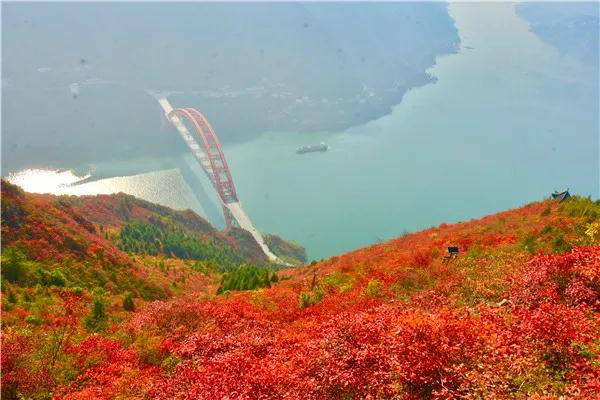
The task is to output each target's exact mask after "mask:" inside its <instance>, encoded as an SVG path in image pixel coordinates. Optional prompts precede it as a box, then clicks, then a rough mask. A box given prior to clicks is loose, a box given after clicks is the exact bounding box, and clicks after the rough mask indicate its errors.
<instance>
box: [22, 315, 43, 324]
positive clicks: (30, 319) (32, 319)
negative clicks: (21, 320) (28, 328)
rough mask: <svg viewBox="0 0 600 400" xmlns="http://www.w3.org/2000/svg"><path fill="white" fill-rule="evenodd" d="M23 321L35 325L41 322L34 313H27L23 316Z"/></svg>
mask: <svg viewBox="0 0 600 400" xmlns="http://www.w3.org/2000/svg"><path fill="white" fill-rule="evenodd" d="M25 322H27V323H28V324H31V325H35V326H39V325H41V324H42V320H40V319H39V318H38V317H36V316H34V315H28V316H27V317H25Z"/></svg>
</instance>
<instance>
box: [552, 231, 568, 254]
mask: <svg viewBox="0 0 600 400" xmlns="http://www.w3.org/2000/svg"><path fill="white" fill-rule="evenodd" d="M552 249H553V250H554V251H555V252H556V253H566V252H568V251H571V245H570V244H569V243H568V242H567V241H566V240H565V238H564V237H563V236H562V235H558V236H557V237H555V238H554V240H553V241H552Z"/></svg>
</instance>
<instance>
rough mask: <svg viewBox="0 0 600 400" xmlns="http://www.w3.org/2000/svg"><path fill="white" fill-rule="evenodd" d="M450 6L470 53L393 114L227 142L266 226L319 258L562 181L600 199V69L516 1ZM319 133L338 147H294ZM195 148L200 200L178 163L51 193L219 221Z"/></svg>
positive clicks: (535, 195)
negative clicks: (300, 151) (140, 201)
mask: <svg viewBox="0 0 600 400" xmlns="http://www.w3.org/2000/svg"><path fill="white" fill-rule="evenodd" d="M449 8H450V13H451V16H452V17H453V18H454V19H455V21H456V26H457V28H458V30H459V35H460V37H461V45H462V49H461V51H460V53H458V54H453V55H449V56H444V57H441V58H439V59H438V60H437V64H436V65H435V66H434V67H433V68H431V70H430V71H429V73H430V74H431V75H433V76H435V77H436V78H437V82H436V83H435V84H431V85H427V86H423V87H420V88H415V89H413V90H411V91H410V92H409V93H408V94H407V95H406V96H405V98H404V99H403V101H402V103H401V104H399V105H398V106H396V107H395V108H394V109H393V110H392V112H391V113H390V114H389V115H388V116H386V117H383V118H381V119H378V120H375V121H371V122H369V123H367V124H365V125H363V126H357V127H354V128H352V129H350V130H348V131H345V132H322V133H320V134H314V135H306V134H303V135H301V134H295V133H282V132H269V133H265V134H264V135H263V136H261V137H260V138H258V139H256V140H254V141H252V142H249V143H245V144H243V145H237V146H233V147H228V148H225V153H226V157H227V159H228V162H229V164H230V167H231V170H232V174H233V177H234V180H235V183H236V186H237V191H238V195H239V197H240V198H241V200H242V204H243V205H244V208H245V209H246V211H247V213H248V214H249V215H250V217H251V218H252V220H253V222H254V223H255V225H256V227H257V228H258V229H259V230H261V231H264V232H272V233H276V234H278V235H281V236H282V237H284V238H286V239H291V240H294V241H297V242H299V243H301V244H303V245H304V246H306V248H307V251H308V256H309V258H310V259H319V258H323V257H327V256H331V255H334V254H339V253H342V252H345V251H348V250H351V249H354V248H357V247H362V246H365V245H368V244H371V243H374V242H377V241H380V240H386V239H389V238H392V237H394V236H397V235H399V234H401V233H402V232H403V231H414V230H418V229H422V228H425V227H428V226H431V225H437V224H440V223H442V222H454V221H459V220H466V219H470V218H474V217H479V216H482V215H485V214H488V213H493V212H496V211H499V210H503V209H507V208H511V207H517V206H520V205H523V204H525V203H527V202H530V201H534V200H538V199H541V198H543V197H546V196H548V195H549V193H550V192H552V191H553V190H555V189H566V188H570V189H571V191H572V192H574V193H578V194H582V195H592V196H593V197H597V196H598V186H599V182H598V179H599V178H598V169H599V166H598V145H599V142H598V104H599V103H598V79H597V74H598V70H597V69H593V68H591V67H589V66H585V65H582V64H581V63H579V62H578V61H577V60H575V59H572V58H568V57H564V56H561V55H560V54H559V53H558V52H557V50H556V49H554V48H553V47H550V46H549V45H547V44H545V43H543V42H542V41H541V40H540V39H539V38H538V37H537V36H535V35H534V34H533V33H531V32H530V31H529V26H528V25H527V23H526V22H525V21H524V20H522V19H521V18H520V17H518V16H517V15H516V13H515V10H514V4H512V3H492V4H475V3H452V4H450V6H449ZM392 56H393V55H390V57H392ZM174 105H175V106H185V105H183V104H174ZM173 135H176V134H175V133H173ZM321 141H325V142H327V143H328V144H329V145H330V146H331V150H330V151H328V152H326V153H312V154H305V155H296V154H295V149H296V148H297V147H299V146H301V145H305V144H314V143H319V142H321ZM183 158H184V160H185V161H187V164H188V165H191V166H192V168H193V169H194V170H195V171H196V172H197V174H198V175H200V177H201V180H202V181H203V183H204V185H205V187H206V188H208V189H207V190H205V191H204V192H203V193H198V190H197V189H196V190H195V191H196V192H197V194H198V195H199V198H200V202H199V201H198V200H197V199H195V198H193V196H191V195H190V193H191V189H190V187H189V186H188V185H187V184H186V183H185V182H184V181H183V179H182V177H181V175H180V174H179V173H177V172H176V171H175V172H173V171H172V170H171V171H164V170H163V171H158V172H155V173H150V174H145V175H143V176H138V177H132V178H127V179H129V180H127V181H123V179H125V178H111V179H107V180H102V181H99V182H98V183H93V184H92V183H89V184H84V185H80V186H79V187H77V186H75V187H73V188H65V187H61V188H60V190H59V189H58V188H56V189H51V188H50V189H49V188H48V187H46V186H45V187H44V189H43V191H50V192H57V193H74V194H82V193H86V194H90V193H94V192H102V193H109V192H116V191H124V192H129V193H131V194H134V195H137V196H140V197H143V198H146V199H148V200H150V201H155V202H159V203H162V204H165V205H170V206H172V207H175V208H192V209H194V210H196V211H198V212H200V213H203V214H205V215H208V218H209V219H210V220H211V221H212V222H213V223H215V224H216V225H217V226H219V225H221V224H222V220H221V219H220V217H218V216H217V215H216V214H215V210H216V212H217V213H218V212H219V207H218V206H215V205H216V204H217V203H216V195H215V193H214V190H212V189H211V188H209V187H208V185H207V181H206V179H205V178H204V177H203V176H202V174H201V171H200V170H199V168H197V167H195V166H194V165H193V161H192V158H191V156H190V155H186V156H184V157H183ZM133 162H134V161H132V163H133ZM90 185H92V186H90ZM93 185H96V186H93ZM74 188H78V189H74ZM30 190H32V189H31V188H30ZM74 190H78V191H74ZM33 191H36V190H35V188H33ZM37 191H42V190H37ZM206 198H210V199H212V202H213V204H212V206H210V205H209V207H206ZM200 203H203V205H201V204H200ZM207 210H208V212H207ZM211 210H212V211H211Z"/></svg>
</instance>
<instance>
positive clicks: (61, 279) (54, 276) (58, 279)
mask: <svg viewBox="0 0 600 400" xmlns="http://www.w3.org/2000/svg"><path fill="white" fill-rule="evenodd" d="M48 283H49V284H50V286H58V287H63V286H65V284H66V283H67V280H66V279H65V276H64V275H63V274H62V272H60V271H59V270H56V269H55V270H54V271H52V272H51V273H50V276H49V279H48Z"/></svg>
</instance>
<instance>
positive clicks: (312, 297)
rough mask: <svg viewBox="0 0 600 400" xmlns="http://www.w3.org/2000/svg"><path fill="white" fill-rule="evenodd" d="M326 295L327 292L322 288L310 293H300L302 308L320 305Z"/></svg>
mask: <svg viewBox="0 0 600 400" xmlns="http://www.w3.org/2000/svg"><path fill="white" fill-rule="evenodd" d="M324 295H325V292H324V291H323V288H321V287H318V288H316V289H315V290H312V291H310V292H300V308H306V307H310V306H312V305H315V304H318V303H320V302H321V300H323V296H324Z"/></svg>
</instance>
